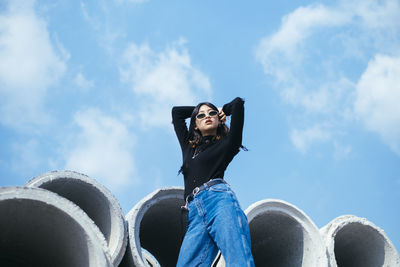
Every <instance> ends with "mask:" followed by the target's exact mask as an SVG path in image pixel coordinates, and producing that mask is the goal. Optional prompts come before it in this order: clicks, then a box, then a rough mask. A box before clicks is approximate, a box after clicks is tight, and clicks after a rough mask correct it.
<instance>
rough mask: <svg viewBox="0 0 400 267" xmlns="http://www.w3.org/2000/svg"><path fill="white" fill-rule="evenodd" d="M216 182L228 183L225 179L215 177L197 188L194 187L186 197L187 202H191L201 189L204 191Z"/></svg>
mask: <svg viewBox="0 0 400 267" xmlns="http://www.w3.org/2000/svg"><path fill="white" fill-rule="evenodd" d="M216 184H226V182H225V181H224V179H222V178H214V179H212V180H210V181H208V182H206V183H204V184H202V185H201V186H198V187H196V188H195V189H193V191H192V193H190V194H189V195H188V196H187V197H186V203H189V202H190V201H192V200H193V198H194V197H195V196H196V195H197V194H198V193H200V192H201V191H203V190H204V189H206V188H208V187H211V186H213V185H216Z"/></svg>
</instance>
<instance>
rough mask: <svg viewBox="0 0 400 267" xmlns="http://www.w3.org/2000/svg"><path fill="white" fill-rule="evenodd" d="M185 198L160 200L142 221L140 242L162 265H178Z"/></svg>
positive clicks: (146, 213) (148, 210)
mask: <svg viewBox="0 0 400 267" xmlns="http://www.w3.org/2000/svg"><path fill="white" fill-rule="evenodd" d="M182 205H184V201H183V199H178V198H167V199H161V200H158V201H157V202H156V203H155V204H154V205H152V206H150V207H149V208H148V209H147V211H146V212H145V214H144V216H143V218H142V220H141V222H140V233H139V238H140V244H141V247H142V248H144V249H146V250H148V251H149V252H150V253H151V254H152V255H153V256H154V257H155V258H156V259H157V261H158V263H159V264H160V265H161V266H167V267H168V266H176V263H177V261H178V255H179V250H180V248H181V244H182V239H183V231H182V230H183V229H182V220H181V209H180V207H181V206H182Z"/></svg>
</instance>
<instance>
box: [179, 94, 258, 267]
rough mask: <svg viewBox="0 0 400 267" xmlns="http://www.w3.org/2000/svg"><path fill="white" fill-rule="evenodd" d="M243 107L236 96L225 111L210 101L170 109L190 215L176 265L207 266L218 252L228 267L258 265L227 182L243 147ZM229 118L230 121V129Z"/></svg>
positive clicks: (243, 221) (243, 218) (238, 207)
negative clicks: (177, 141)
mask: <svg viewBox="0 0 400 267" xmlns="http://www.w3.org/2000/svg"><path fill="white" fill-rule="evenodd" d="M243 104H244V101H243V99H241V98H239V97H237V98H235V99H234V100H233V101H232V102H230V103H227V104H225V105H224V106H223V108H222V109H218V108H217V107H216V106H214V105H213V104H211V103H208V102H204V103H200V104H198V105H197V106H196V107H193V106H191V107H189V106H182V107H173V108H172V119H173V124H174V128H175V132H176V135H177V137H178V140H179V144H180V146H181V149H182V157H183V164H182V167H181V169H180V172H182V173H183V175H184V183H185V193H184V197H185V199H186V205H185V208H186V209H188V211H189V212H188V215H187V216H188V228H187V232H186V234H185V237H184V240H183V243H182V246H181V251H180V253H179V258H178V263H177V266H185V267H186V266H207V267H208V266H210V265H211V264H212V262H213V260H214V258H215V257H216V255H217V253H218V250H221V252H222V255H223V256H224V258H225V261H226V266H229V267H230V266H240V267H243V266H254V261H253V257H252V255H251V248H250V233H249V226H248V222H247V218H246V216H245V214H244V212H243V211H242V210H241V208H240V206H239V203H238V201H237V199H236V196H235V194H234V193H233V191H232V190H231V189H230V186H229V185H228V184H227V183H226V182H225V180H224V172H225V170H226V168H227V167H228V165H229V163H230V162H231V161H232V159H233V157H234V156H235V155H236V154H237V153H238V152H239V150H240V148H241V147H242V129H243V120H244V107H243ZM226 116H231V125H230V130H229V129H228V127H227V126H226V125H225V119H226ZM189 117H190V118H191V119H190V126H189V130H188V129H187V127H186V122H185V119H187V118H189Z"/></svg>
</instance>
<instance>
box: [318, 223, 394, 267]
mask: <svg viewBox="0 0 400 267" xmlns="http://www.w3.org/2000/svg"><path fill="white" fill-rule="evenodd" d="M320 232H321V235H322V237H323V239H324V242H325V245H326V249H327V254H328V259H329V266H330V267H337V266H339V267H348V266H352V267H376V266H385V267H389V266H390V267H399V266H400V260H399V254H398V253H397V251H396V248H395V247H394V246H393V244H392V242H391V241H390V240H389V238H388V237H387V236H386V234H385V232H384V231H383V230H382V229H380V228H379V227H377V226H375V225H374V224H373V223H371V222H369V221H368V220H366V219H365V218H359V217H356V216H353V215H344V216H340V217H338V218H336V219H334V220H332V221H331V222H330V223H328V224H327V225H326V226H325V227H323V228H321V230H320Z"/></svg>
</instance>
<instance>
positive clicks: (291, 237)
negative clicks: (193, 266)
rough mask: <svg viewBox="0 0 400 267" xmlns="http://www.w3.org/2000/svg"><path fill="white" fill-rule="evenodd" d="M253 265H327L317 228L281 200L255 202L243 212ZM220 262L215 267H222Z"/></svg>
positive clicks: (301, 213)
mask: <svg viewBox="0 0 400 267" xmlns="http://www.w3.org/2000/svg"><path fill="white" fill-rule="evenodd" d="M245 213H246V215H247V219H248V222H249V227H250V235H251V251H252V253H253V258H254V263H255V265H256V266H282V267H285V266H290V267H300V266H305V267H309V266H318V267H323V266H327V258H326V254H325V248H324V246H323V241H322V238H321V236H320V234H319V231H318V228H317V227H316V226H315V224H314V223H313V222H312V221H311V219H310V218H309V217H308V216H307V215H306V214H305V213H304V212H303V211H301V210H300V209H298V208H297V207H295V206H294V205H291V204H289V203H287V202H285V201H282V200H276V199H266V200H261V201H258V202H256V203H254V204H252V205H251V206H250V207H248V208H247V209H246V211H245ZM223 265H224V264H223V259H222V260H221V261H220V262H219V263H218V266H223Z"/></svg>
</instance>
